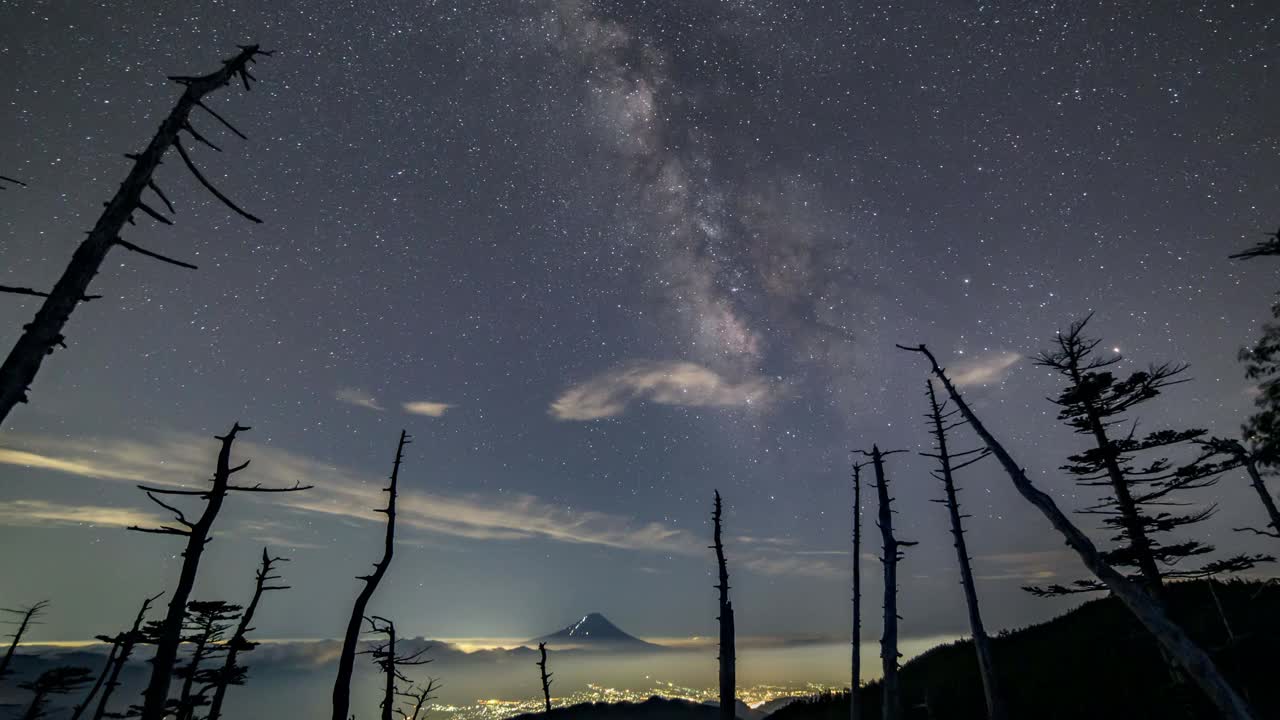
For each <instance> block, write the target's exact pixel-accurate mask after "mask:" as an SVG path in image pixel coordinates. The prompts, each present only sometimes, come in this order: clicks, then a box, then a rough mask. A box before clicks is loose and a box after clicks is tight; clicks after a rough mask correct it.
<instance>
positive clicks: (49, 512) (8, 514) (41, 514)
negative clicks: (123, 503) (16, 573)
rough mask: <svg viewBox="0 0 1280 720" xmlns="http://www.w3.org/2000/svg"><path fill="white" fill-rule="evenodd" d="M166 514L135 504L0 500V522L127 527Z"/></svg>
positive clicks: (29, 524)
mask: <svg viewBox="0 0 1280 720" xmlns="http://www.w3.org/2000/svg"><path fill="white" fill-rule="evenodd" d="M159 521H163V518H160V517H159V516H156V515H153V514H151V513H148V512H143V511H141V510H136V509H134V508H121V507H109V506H105V505H64V504H61V503H55V502H48V501H45V500H7V501H0V525H9V526H18V527H22V526H33V527H45V526H48V525H90V526H96V527H128V526H130V525H143V526H145V525H154V524H156V523H157V522H159Z"/></svg>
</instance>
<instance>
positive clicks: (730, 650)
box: [711, 490, 738, 720]
mask: <svg viewBox="0 0 1280 720" xmlns="http://www.w3.org/2000/svg"><path fill="white" fill-rule="evenodd" d="M711 518H712V520H713V521H714V523H715V544H714V545H712V546H711V547H712V548H714V549H715V551H716V564H717V565H718V566H719V572H720V582H719V584H717V585H716V588H717V589H718V590H719V591H720V616H719V617H718V618H716V619H717V620H719V621H720V720H735V718H737V715H738V712H737V711H738V707H737V705H738V701H737V684H738V681H737V655H736V653H735V649H734V627H733V603H731V602H729V570H728V566H727V565H726V563H725V559H724V543H723V542H722V541H721V537H720V529H721V518H722V508H721V503H720V491H719V490H717V491H716V505H715V512H714V513H712V515H711Z"/></svg>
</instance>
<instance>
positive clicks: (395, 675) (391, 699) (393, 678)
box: [359, 615, 431, 720]
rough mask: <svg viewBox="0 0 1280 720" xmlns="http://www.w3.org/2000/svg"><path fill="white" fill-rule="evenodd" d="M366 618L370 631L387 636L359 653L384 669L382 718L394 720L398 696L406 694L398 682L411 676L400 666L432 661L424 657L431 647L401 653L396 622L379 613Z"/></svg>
mask: <svg viewBox="0 0 1280 720" xmlns="http://www.w3.org/2000/svg"><path fill="white" fill-rule="evenodd" d="M365 620H366V621H367V622H368V623H369V632H371V633H377V634H381V635H385V636H386V638H387V639H386V641H385V642H382V643H380V644H377V645H374V646H373V647H372V648H370V649H368V650H364V651H362V652H360V653H359V654H360V655H369V656H370V657H372V658H373V663H374V664H375V665H377V666H378V669H379V670H381V671H382V677H383V689H382V703H381V705H380V706H379V707H380V708H381V709H382V720H392V716H391V713H392V712H394V710H395V702H396V697H397V696H403V695H404V693H403V692H401V691H400V689H399V688H398V687H397V685H396V683H398V682H404V683H407V682H409V678H407V677H405V676H404V673H403V672H402V671H401V669H400V668H402V667H406V666H409V665H426V664H427V663H429V662H431V660H429V659H427V658H424V657H422V656H423V655H425V654H426V653H427V651H428V650H430V649H431V648H430V646H427V647H423V648H421V649H420V650H418V651H417V652H413V653H409V654H407V655H400V654H398V652H397V651H396V642H397V637H396V624H395V623H393V622H391V621H390V620H388V619H386V618H383V617H378V616H377V615H373V616H370V617H367V618H365Z"/></svg>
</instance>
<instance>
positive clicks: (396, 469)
mask: <svg viewBox="0 0 1280 720" xmlns="http://www.w3.org/2000/svg"><path fill="white" fill-rule="evenodd" d="M409 443H410V440H409V434H408V433H406V432H405V431H404V430H401V431H400V441H399V442H398V443H397V444H396V459H395V462H394V463H393V464H392V465H391V483H390V484H389V485H388V486H387V487H386V488H384V490H383V491H384V492H386V493H387V506H386V507H385V508H376V509H375V512H380V513H382V514H384V515H386V516H387V533H386V538H385V540H384V542H383V547H382V559H381V560H379V561H378V562H376V563H374V565H373V572H372V573H370V574H369V575H362V576H360V577H359V578H357V579H358V580H363V581H364V587H363V588H361V590H360V593H359V594H358V595H357V596H356V601H355V604H354V605H353V606H352V608H351V619H350V620H349V621H348V622H347V631H346V634H345V635H344V636H343V639H342V654H341V655H339V656H338V676H337V678H335V679H334V682H333V720H348V717H347V711H348V710H349V709H350V707H351V673H352V671H353V670H355V659H356V645H357V644H358V643H359V642H360V627H361V625H362V624H363V621H364V618H365V608H367V607H368V606H369V600H371V599H372V598H373V593H374V591H376V590H377V589H378V583H380V582H382V578H383V577H384V576H385V575H386V574H387V568H388V567H390V566H391V556H392V555H393V554H394V551H395V539H396V492H397V484H398V483H399V479H400V463H401V462H403V461H404V448H405V446H406V445H408V444H409ZM387 711H388V712H389V709H388V710H387Z"/></svg>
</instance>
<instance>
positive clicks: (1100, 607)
mask: <svg viewBox="0 0 1280 720" xmlns="http://www.w3.org/2000/svg"><path fill="white" fill-rule="evenodd" d="M1213 589H1214V590H1215V591H1216V594H1217V599H1218V601H1219V602H1221V606H1222V610H1223V612H1222V613H1221V614H1220V613H1219V612H1218V608H1217V603H1215V601H1214V594H1213V593H1211V592H1210V585H1209V583H1208V582H1205V581H1195V582H1183V583H1174V584H1170V585H1168V586H1167V588H1166V596H1167V598H1168V601H1169V605H1170V610H1171V612H1172V614H1173V616H1174V617H1175V618H1176V619H1177V621H1178V622H1180V623H1183V624H1184V625H1185V627H1186V628H1187V631H1188V632H1190V633H1191V635H1192V637H1193V638H1194V639H1195V640H1196V642H1198V643H1200V644H1201V645H1202V647H1204V648H1205V649H1206V650H1207V651H1209V652H1210V653H1212V654H1213V657H1214V660H1215V661H1216V662H1217V663H1218V666H1219V667H1220V668H1221V669H1222V671H1223V672H1224V673H1225V674H1226V676H1227V678H1228V680H1230V682H1231V683H1232V685H1234V686H1235V687H1236V688H1238V689H1239V690H1241V691H1242V693H1243V694H1244V696H1245V697H1246V698H1248V700H1249V702H1250V704H1251V705H1252V706H1253V707H1254V709H1255V710H1256V712H1257V717H1259V718H1274V717H1280V683H1277V682H1276V681H1275V662H1274V650H1275V648H1276V646H1277V644H1280V585H1277V584H1275V583H1265V584H1264V583H1260V582H1244V581H1230V582H1216V583H1214V585H1213ZM1224 620H1225V622H1224ZM992 643H993V645H992V648H993V649H992V652H993V653H994V654H995V657H996V658H997V661H998V662H999V667H998V673H999V676H1000V681H1001V683H1002V684H1003V687H1004V688H1006V693H1007V696H1008V698H1007V699H1008V702H1009V714H1010V716H1011V717H1024V718H1035V719H1036V720H1068V719H1070V720H1082V719H1083V718H1089V719H1090V720H1107V719H1114V720H1121V719H1123V720H1140V719H1141V720H1146V719H1148V718H1206V719H1208V718H1216V717H1219V715H1218V713H1216V712H1215V711H1214V709H1213V708H1212V707H1211V706H1210V705H1209V704H1208V703H1207V702H1206V701H1205V700H1204V698H1203V696H1202V695H1201V694H1200V693H1199V692H1197V691H1196V689H1195V688H1194V687H1193V686H1191V685H1189V684H1187V683H1185V682H1184V683H1183V684H1181V685H1179V684H1177V683H1175V682H1174V681H1173V679H1172V677H1171V676H1170V674H1169V672H1168V671H1167V670H1165V666H1164V664H1163V662H1162V661H1161V659H1160V654H1159V650H1158V648H1157V646H1156V644H1155V641H1154V640H1152V638H1151V636H1150V634H1148V633H1146V632H1144V631H1143V629H1142V627H1141V626H1140V625H1139V624H1138V623H1137V621H1136V620H1134V618H1133V615H1132V614H1131V613H1129V612H1128V611H1127V610H1126V609H1125V608H1124V607H1123V606H1122V605H1121V604H1120V603H1119V601H1117V600H1116V599H1115V598H1113V597H1106V598H1099V599H1097V600H1092V601H1090V602H1087V603H1085V604H1084V605H1082V606H1080V607H1078V608H1076V609H1074V610H1072V611H1070V612H1068V613H1066V614H1064V615H1062V616H1060V617H1057V618H1055V619H1053V620H1050V621H1048V622H1045V623H1041V624H1039V625H1032V626H1030V627H1027V628H1023V629H1021V630H1017V631H1014V632H1005V633H1001V634H1000V635H998V636H996V637H994V638H992ZM974 657H975V656H974V652H973V647H972V644H971V642H970V641H968V640H964V641H960V642H956V643H952V644H950V645H943V646H939V647H937V648H934V649H932V650H930V651H928V652H926V653H924V654H922V655H920V656H919V657H917V658H915V659H913V660H912V661H911V662H909V663H907V664H906V665H904V666H903V667H902V671H901V675H900V680H901V685H902V688H901V692H902V700H903V707H904V708H905V717H906V718H910V719H912V720H915V719H919V720H924V719H925V718H946V719H947V720H970V719H972V720H980V719H985V718H986V706H985V704H984V702H983V697H982V680H981V678H980V677H979V675H978V666H977V662H976V660H975V659H974ZM862 713H863V715H862V716H863V717H867V718H878V717H880V684H879V682H873V683H870V684H868V685H865V686H864V687H863V689H862ZM848 718H849V697H848V695H847V694H846V693H833V694H829V695H823V696H819V697H817V698H812V699H808V700H802V701H797V702H795V703H792V704H790V705H788V706H786V707H784V708H782V709H780V710H778V711H777V712H776V713H774V714H773V715H771V716H770V720H848Z"/></svg>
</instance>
